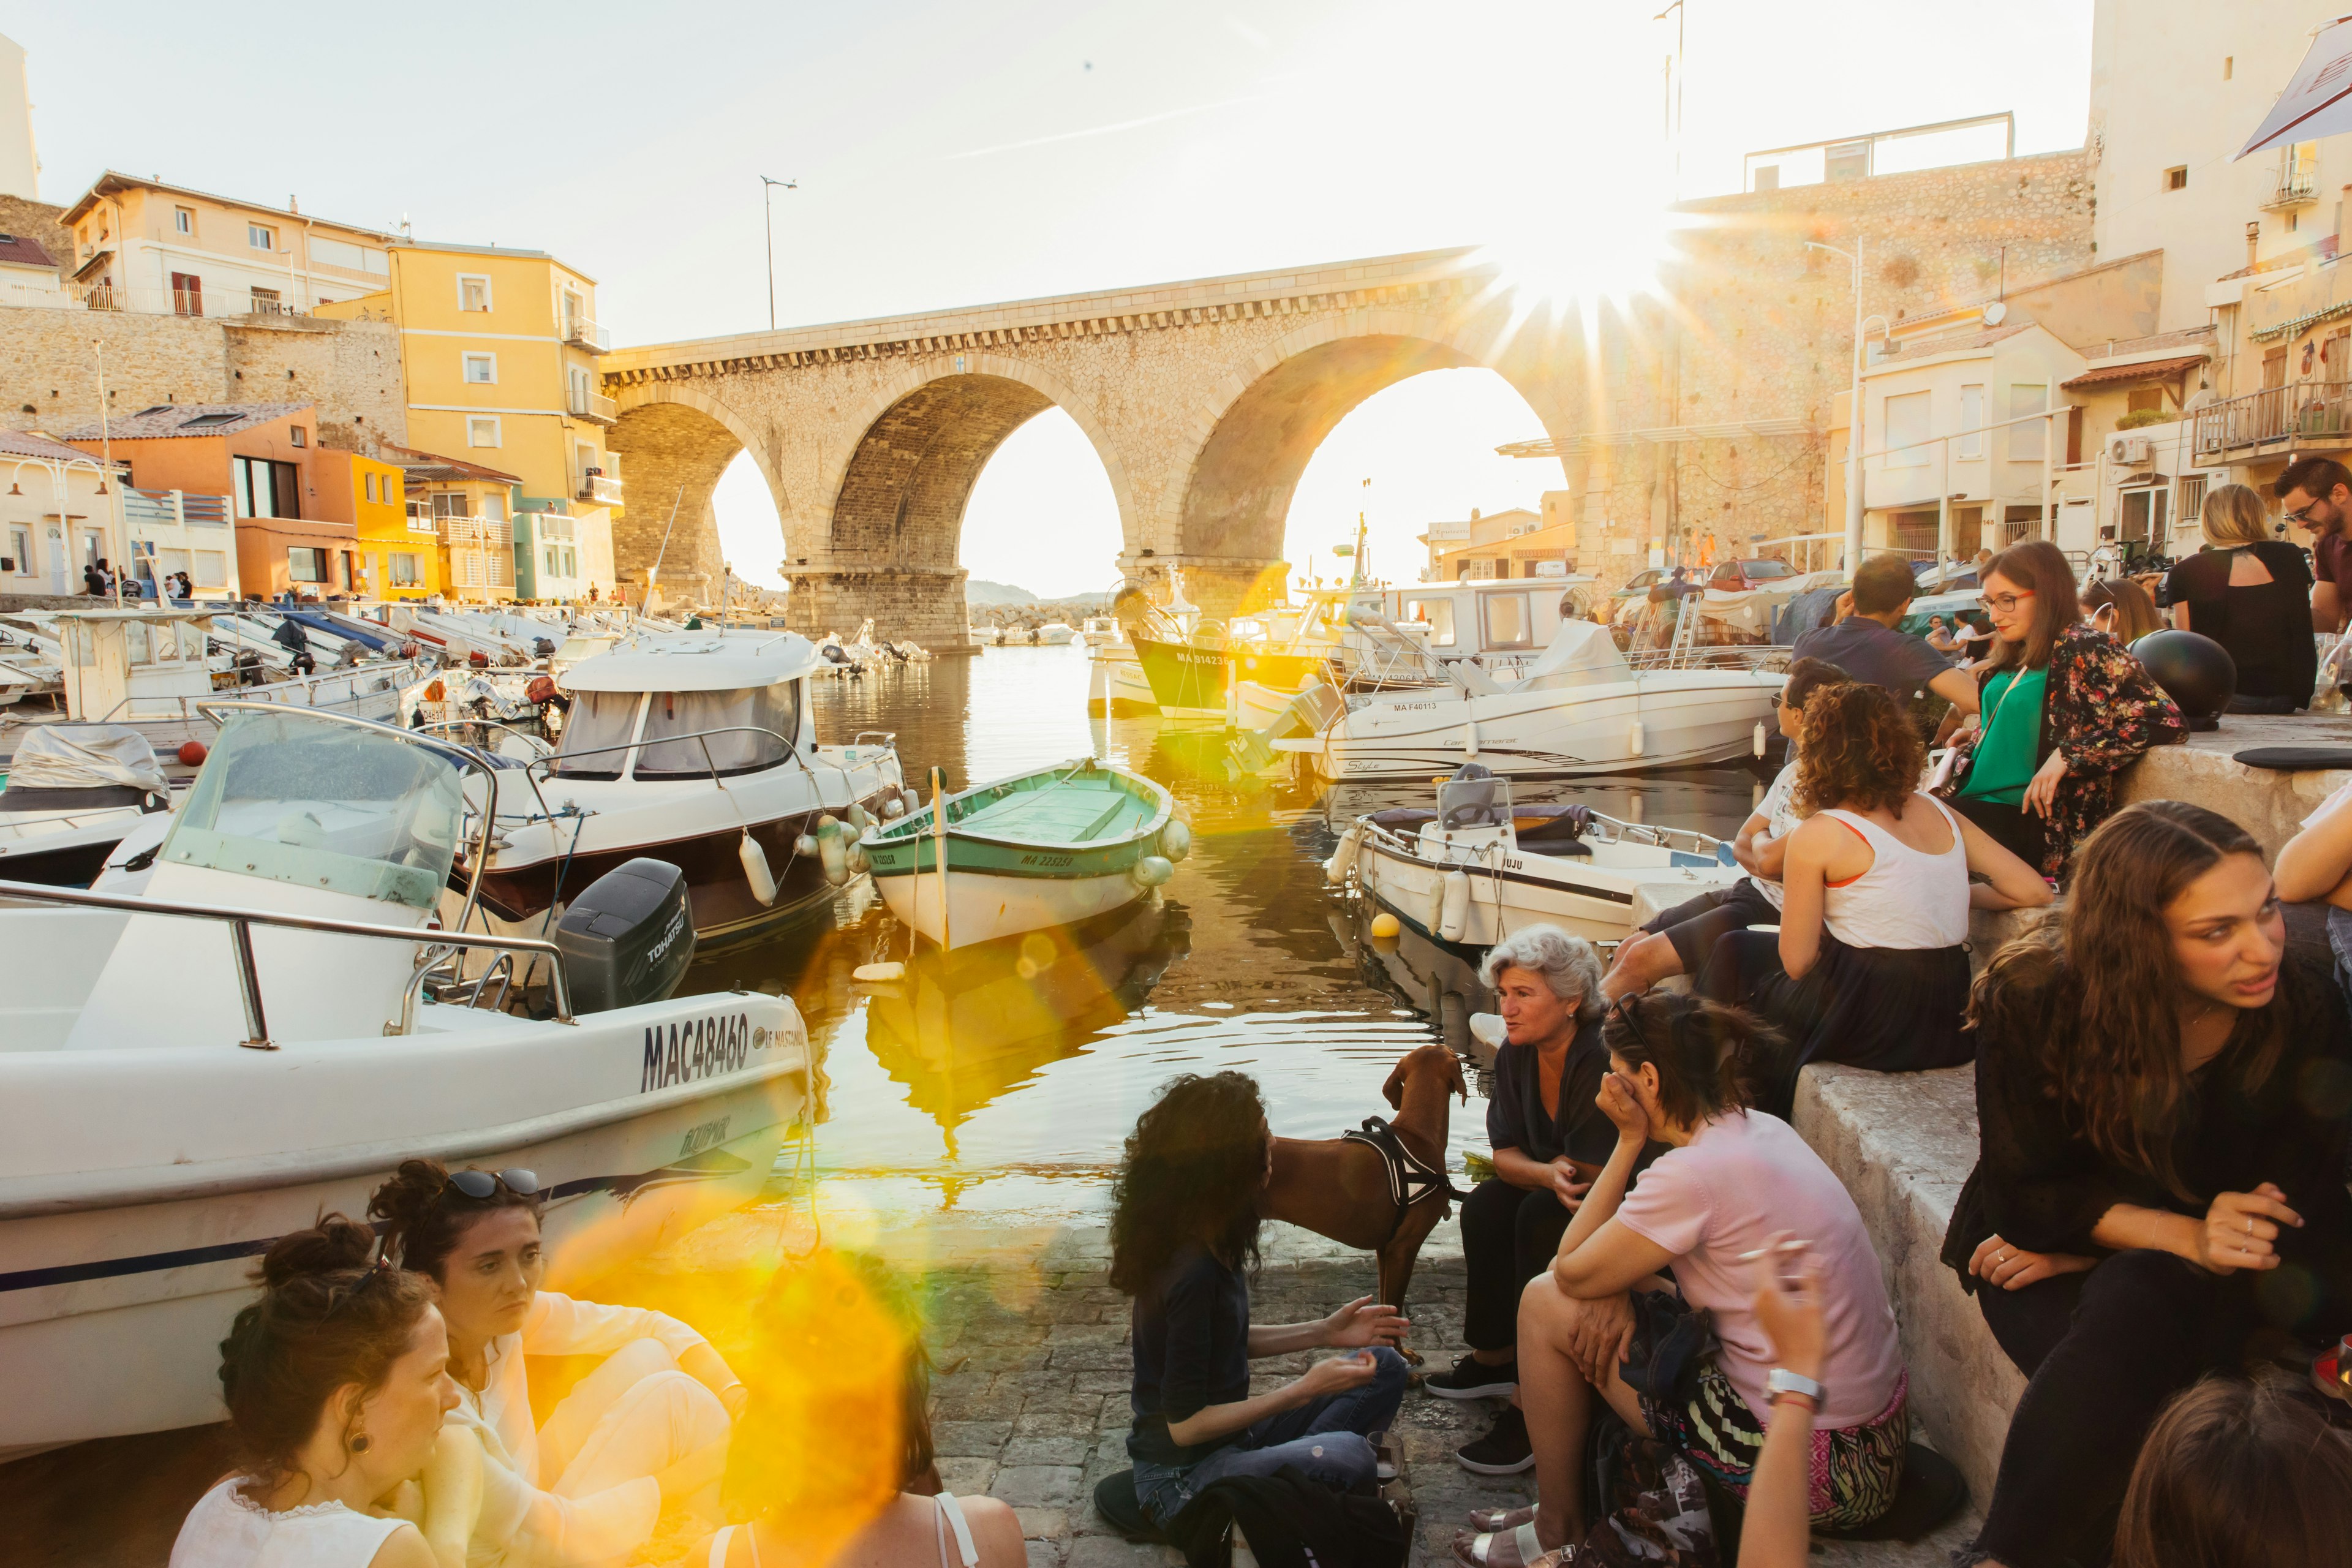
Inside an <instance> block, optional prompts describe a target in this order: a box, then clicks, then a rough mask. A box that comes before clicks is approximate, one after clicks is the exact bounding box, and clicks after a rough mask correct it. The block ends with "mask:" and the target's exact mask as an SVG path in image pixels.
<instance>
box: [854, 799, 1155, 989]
mask: <svg viewBox="0 0 2352 1568" xmlns="http://www.w3.org/2000/svg"><path fill="white" fill-rule="evenodd" d="M943 814H944V815H943ZM942 824H944V826H942ZM859 847H861V848H862V849H863V850H864V851H865V855H866V864H867V866H868V867H869V868H870V869H871V870H872V872H873V875H874V882H875V886H876V887H877V889H880V891H881V894H882V899H883V901H884V902H885V903H887V904H888V905H889V907H890V912H891V913H892V914H894V915H896V916H898V919H899V920H901V921H905V922H906V923H907V924H908V925H909V926H911V927H913V928H914V929H915V930H916V931H918V932H919V933H920V934H921V935H922V936H923V937H925V938H926V939H928V940H929V941H930V942H935V943H937V944H938V945H939V946H940V947H943V948H948V949H950V950H952V949H955V948H961V947H973V946H977V945H978V944H980V943H982V942H994V941H996V940H998V939H999V938H1002V937H1008V936H1019V935H1021V934H1023V933H1024V932H1025V931H1048V930H1051V929H1053V928H1055V927H1056V926H1066V925H1070V924H1074V923H1075V922H1076V921H1084V920H1091V919H1093V918H1094V917H1095V916H1097V915H1104V914H1108V913H1109V912H1110V911H1112V910H1118V909H1124V908H1126V907H1127V906H1128V905H1129V904H1131V903H1133V902H1135V901H1136V900H1138V899H1140V898H1142V897H1144V896H1145V895H1146V894H1148V893H1149V892H1150V890H1151V889H1154V888H1156V887H1159V886H1160V884H1162V883H1164V882H1166V881H1167V880H1168V879H1169V876H1170V875H1171V872H1172V870H1173V869H1174V863H1175V862H1176V861H1178V860H1181V859H1182V858H1184V856H1185V854H1186V853H1187V852H1189V850H1190V849H1191V847H1192V830H1191V829H1190V828H1189V827H1187V826H1185V825H1184V824H1183V823H1181V822H1180V821H1178V820H1177V819H1176V816H1175V802H1174V800H1173V799H1172V798H1171V796H1170V795H1169V794H1168V792H1167V791H1166V790H1164V789H1162V788H1161V787H1160V785H1158V784H1154V783H1152V782H1151V781H1150V779H1148V778H1145V777H1143V776H1142V775H1141V774H1139V773H1129V772H1128V771H1127V770H1126V769H1124V768H1114V767H1110V766H1108V765H1107V764H1105V763H1098V762H1097V761H1095V759H1093V758H1092V757H1080V758H1078V759H1077V760H1076V761H1075V762H1067V763H1057V764H1055V766H1053V767H1050V768H1040V769H1038V770H1037V771H1035V772H1034V773H1017V774H1015V775H1013V777H1011V778H1004V779H999V780H997V781H996V782H995V783H993V784H981V785H979V786H977V787H975V788H972V789H968V790H966V791H964V792H963V793H962V794H961V795H949V796H946V797H944V798H941V797H940V796H939V795H936V794H935V795H934V796H933V799H932V802H931V804H930V805H928V806H925V807H923V808H922V809H920V810H919V811H913V812H909V813H908V814H907V816H904V817H901V818H900V819H899V820H898V821H896V822H890V823H882V824H877V826H872V827H869V828H867V829H866V836H865V837H864V838H863V839H861V840H860V843H859ZM943 849H944V854H945V862H946V868H945V870H944V871H942V870H941V868H940V864H941V856H942V850H943Z"/></svg>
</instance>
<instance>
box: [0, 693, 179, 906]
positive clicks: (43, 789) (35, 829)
mask: <svg viewBox="0 0 2352 1568" xmlns="http://www.w3.org/2000/svg"><path fill="white" fill-rule="evenodd" d="M171 799H172V790H171V785H170V784H168V783H166V782H165V780H164V778H163V769H162V768H160V767H158V766H157V765H156V763H155V752H154V749H153V748H152V747H151V746H150V745H148V744H147V742H146V739H145V738H144V737H143V736H142V735H141V734H140V733H139V732H138V731H136V730H132V729H131V728H129V727H127V726H125V725H121V724H40V725H36V726H35V727H34V728H33V729H32V730H31V731H28V732H27V733H26V737H25V740H24V742H23V743H22V744H20V745H18V746H17V748H16V755H15V756H14V757H12V758H11V759H9V767H8V773H7V780H6V787H5V788H0V878H5V879H7V880H9V881H12V882H44V883H47V884H49V885H51V886H53V887H60V888H85V887H88V886H89V881H90V879H91V878H93V877H95V876H97V875H98V872H99V868H100V867H101V866H103V865H104V864H105V863H106V858H107V856H108V855H109V854H110V853H111V852H112V851H113V849H114V847H115V846H116V845H117V844H120V843H121V842H122V837H123V835H125V834H126V833H128V832H130V831H131V829H132V828H133V827H135V826H138V825H139V823H140V821H141V820H142V818H144V817H146V816H150V815H153V814H158V813H162V812H166V811H169V810H170V809H171Z"/></svg>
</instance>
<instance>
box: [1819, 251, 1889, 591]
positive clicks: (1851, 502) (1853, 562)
mask: <svg viewBox="0 0 2352 1568" xmlns="http://www.w3.org/2000/svg"><path fill="white" fill-rule="evenodd" d="M1805 248H1806V249H1808V250H1826V251H1828V252H1829V253H1830V254H1831V255H1832V256H1843V257H1844V258H1846V260H1847V261H1848V262H1849V263H1851V264H1852V265H1853V381H1852V384H1851V386H1850V388H1849V390H1848V392H1847V394H1846V432H1845V569H1846V574H1847V575H1848V576H1852V575H1853V572H1854V571H1855V569H1856V568H1858V567H1859V566H1861V564H1862V510H1863V508H1862V344H1863V331H1864V327H1865V325H1866V324H1867V322H1868V321H1876V322H1878V323H1879V324H1880V325H1881V326H1883V327H1885V326H1889V323H1888V322H1887V321H1886V318H1885V317H1884V316H1871V317H1868V318H1865V317H1864V315H1863V313H1862V237H1860V236H1859V235H1857V236H1855V237H1854V242H1853V249H1852V250H1840V249H1839V248H1838V247H1836V246H1834V245H1823V244H1822V242H1821V241H1819V240H1817V239H1809V240H1807V241H1805ZM1889 330H1890V331H1891V330H1892V329H1891V327H1890V328H1889Z"/></svg>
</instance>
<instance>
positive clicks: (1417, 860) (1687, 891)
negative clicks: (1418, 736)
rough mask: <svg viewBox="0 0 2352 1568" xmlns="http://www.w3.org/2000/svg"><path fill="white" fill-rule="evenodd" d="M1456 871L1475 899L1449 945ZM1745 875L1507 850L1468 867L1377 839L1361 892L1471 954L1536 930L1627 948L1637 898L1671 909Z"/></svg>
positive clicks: (1367, 856)
mask: <svg viewBox="0 0 2352 1568" xmlns="http://www.w3.org/2000/svg"><path fill="white" fill-rule="evenodd" d="M1689 858H1690V859H1692V860H1694V861H1696V860H1697V859H1698V858H1699V857H1696V856H1692V857H1689ZM1455 870H1460V871H1462V872H1464V873H1465V875H1466V876H1467V877H1468V879H1469V882H1470V886H1469V889H1468V890H1469V895H1470V896H1469V901H1468V905H1467V907H1466V908H1465V910H1464V911H1463V917H1462V929H1461V932H1460V934H1459V935H1457V936H1454V937H1452V938H1450V939H1449V938H1446V937H1444V936H1443V935H1441V934H1440V932H1439V931H1438V929H1437V927H1438V923H1439V922H1438V919H1437V915H1436V910H1438V907H1439V899H1440V896H1441V895H1442V892H1443V889H1444V881H1445V878H1446V876H1447V874H1448V873H1450V872H1453V871H1455ZM1745 874H1746V873H1744V872H1743V871H1741V870H1740V869H1739V868H1738V867H1736V866H1735V867H1723V866H1718V865H1713V864H1705V865H1685V866H1672V865H1669V866H1652V867H1641V868H1622V869H1620V868H1611V867H1607V866H1601V865H1596V864H1593V863H1592V862H1591V860H1588V859H1586V858H1580V857H1571V856H1550V855H1530V854H1528V853H1527V852H1525V851H1523V850H1517V849H1504V848H1501V847H1497V848H1496V851H1495V852H1493V853H1492V854H1490V855H1489V856H1487V857H1486V858H1485V861H1484V863H1483V864H1481V863H1470V864H1465V863H1462V862H1458V861H1444V860H1438V859H1434V858H1429V857H1425V856H1423V855H1418V854H1412V853H1408V852H1406V851H1404V850H1402V849H1399V848H1397V847H1393V846H1391V845H1389V844H1386V843H1384V842H1382V841H1381V840H1380V839H1377V838H1370V839H1367V840H1366V841H1365V843H1364V846H1363V848H1362V849H1361V850H1360V852H1359V855H1358V858H1357V861H1356V880H1357V885H1358V886H1360V887H1361V888H1362V889H1363V890H1364V891H1365V892H1366V893H1368V894H1370V896H1371V897H1372V898H1374V899H1376V900H1379V901H1380V903H1381V905H1382V906H1383V907H1384V908H1386V909H1388V910H1390V911H1391V912H1392V913H1393V914H1395V915H1396V917H1397V918H1398V919H1399V920H1401V921H1404V922H1405V923H1406V924H1408V925H1410V926H1412V928H1413V929H1414V930H1415V931H1420V932H1422V933H1423V935H1424V936H1428V937H1431V938H1433V940H1436V941H1440V942H1444V941H1449V940H1450V941H1452V942H1455V943H1457V944H1459V945H1461V946H1465V947H1491V946H1493V945H1494V944H1495V943H1496V942H1500V941H1502V940H1503V938H1504V937H1505V936H1507V935H1508V934H1509V933H1510V932H1512V931H1523V930H1525V929H1526V928H1527V927H1528V926H1531V925H1556V926H1559V927H1560V928H1561V929H1563V930H1565V931H1569V932H1570V934H1572V935H1575V936H1580V937H1583V938H1584V939H1585V940H1586V941H1588V942H1622V941H1623V940H1624V939H1625V936H1626V934H1627V932H1628V931H1631V930H1632V929H1633V900H1634V895H1635V894H1636V892H1637V891H1639V890H1641V889H1645V888H1646V889H1651V890H1652V893H1653V900H1652V901H1653V902H1655V903H1658V904H1659V905H1660V906H1661V907H1670V906H1671V905H1672V904H1675V903H1679V902H1681V901H1682V900H1685V899H1692V898H1696V897H1697V896H1698V895H1699V894H1701V893H1704V892H1706V891H1709V890H1710V889H1717V888H1723V887H1728V886H1730V885H1731V883H1733V882H1735V881H1737V880H1738V879H1739V878H1740V877H1742V876H1744V875H1745Z"/></svg>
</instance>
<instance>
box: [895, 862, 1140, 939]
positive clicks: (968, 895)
mask: <svg viewBox="0 0 2352 1568" xmlns="http://www.w3.org/2000/svg"><path fill="white" fill-rule="evenodd" d="M874 885H875V888H876V889H877V890H878V891H879V892H880V893H881V895H882V901H883V902H884V903H885V904H887V905H888V906H889V910H890V912H891V913H892V914H893V915H895V916H897V917H898V920H899V921H901V922H903V923H905V924H907V925H909V926H912V927H913V928H914V929H915V931H916V934H918V935H919V936H921V937H922V938H923V939H924V940H925V941H927V942H932V943H934V944H936V945H938V946H941V947H946V948H950V949H953V950H959V951H960V950H961V949H963V948H967V947H977V946H979V945H980V944H982V942H1002V941H1003V940H1004V939H1005V938H1007V937H1016V936H1025V935H1027V934H1028V933H1029V932H1031V931H1051V930H1053V929H1054V928H1055V927H1057V926H1066V925H1074V924H1076V923H1077V922H1078V921H1088V920H1093V919H1094V918H1095V917H1097V915H1106V914H1108V913H1110V912H1111V911H1112V910H1120V909H1124V908H1126V907H1127V906H1128V905H1129V904H1132V903H1135V902H1136V901H1138V900H1140V899H1143V898H1145V897H1147V896H1148V889H1145V888H1144V887H1143V886H1142V885H1141V884H1140V883H1139V882H1137V881H1136V879H1135V878H1134V876H1133V875H1132V874H1131V873H1130V872H1129V871H1125V870H1119V871H1114V872H1110V873H1108V874H1106V875H1102V876H1095V877H1020V876H999V875H993V874H992V873H989V872H985V871H964V870H958V869H955V868H954V865H953V861H952V859H950V869H949V873H948V878H947V892H946V895H945V896H946V906H945V917H946V918H945V919H944V921H943V920H942V919H941V905H940V898H941V894H940V876H939V873H938V872H937V871H936V870H926V871H922V872H904V873H900V874H898V875H896V876H887V877H886V876H882V875H880V874H878V873H877V875H876V877H875V879H874Z"/></svg>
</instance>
